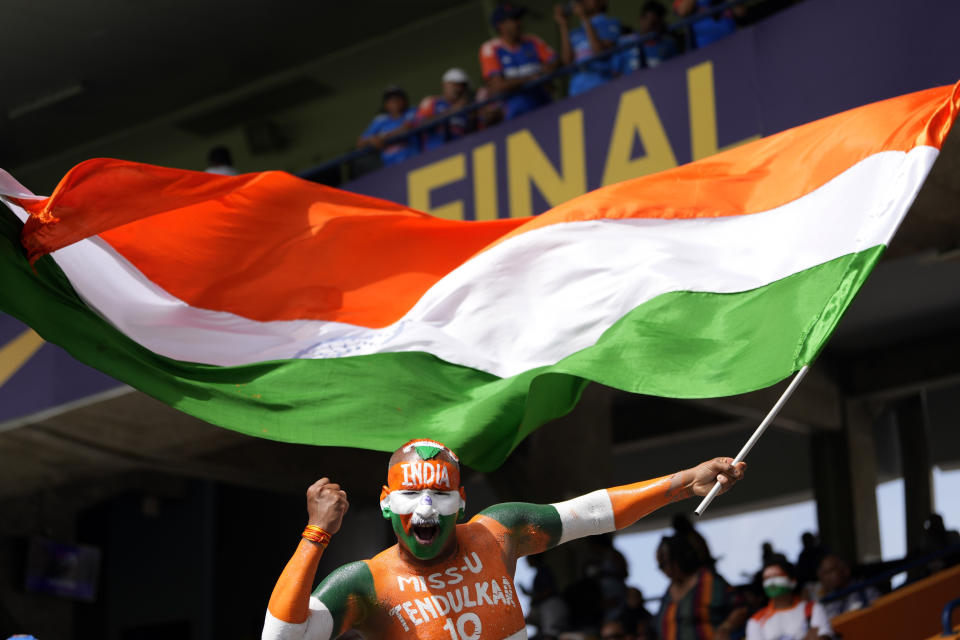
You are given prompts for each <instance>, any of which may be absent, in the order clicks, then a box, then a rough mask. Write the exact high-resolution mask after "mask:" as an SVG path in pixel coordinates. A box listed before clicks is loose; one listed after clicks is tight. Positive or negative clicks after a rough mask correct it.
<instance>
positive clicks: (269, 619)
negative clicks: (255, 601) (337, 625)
mask: <svg viewBox="0 0 960 640" xmlns="http://www.w3.org/2000/svg"><path fill="white" fill-rule="evenodd" d="M332 635H333V614H331V613H330V610H329V609H327V606H326V605H325V604H323V603H322V602H320V600H318V599H317V598H314V597H313V596H310V617H308V618H307V620H306V622H301V623H299V624H296V623H293V622H284V621H283V620H281V619H279V618H277V617H276V616H274V615H273V614H272V613H270V610H269V609H268V610H267V616H266V618H265V619H264V621H263V633H262V634H260V638H261V640H330V637H331V636H332Z"/></svg>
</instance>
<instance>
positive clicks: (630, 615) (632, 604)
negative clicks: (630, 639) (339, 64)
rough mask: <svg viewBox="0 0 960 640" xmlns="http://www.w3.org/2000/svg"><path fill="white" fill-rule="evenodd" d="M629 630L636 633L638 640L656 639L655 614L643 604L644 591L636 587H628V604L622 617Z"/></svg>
mask: <svg viewBox="0 0 960 640" xmlns="http://www.w3.org/2000/svg"><path fill="white" fill-rule="evenodd" d="M621 620H623V622H624V624H625V625H626V628H627V630H628V631H632V632H634V633H636V635H637V640H648V638H649V640H654V639H655V638H656V637H657V635H656V633H654V631H653V623H652V621H653V616H652V615H650V612H649V611H647V608H646V607H645V606H644V604H643V593H641V592H640V590H639V589H636V588H634V587H627V599H626V606H625V607H624V609H623V617H622V618H621Z"/></svg>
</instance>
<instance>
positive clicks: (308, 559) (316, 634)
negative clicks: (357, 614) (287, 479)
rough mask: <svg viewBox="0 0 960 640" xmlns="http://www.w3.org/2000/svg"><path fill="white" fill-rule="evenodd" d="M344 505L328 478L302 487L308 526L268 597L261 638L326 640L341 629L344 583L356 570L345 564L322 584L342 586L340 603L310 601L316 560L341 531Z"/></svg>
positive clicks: (343, 495)
mask: <svg viewBox="0 0 960 640" xmlns="http://www.w3.org/2000/svg"><path fill="white" fill-rule="evenodd" d="M348 507H349V503H348V502H347V494H346V492H344V491H343V490H341V489H340V485H337V484H333V483H331V482H330V481H329V480H328V479H327V478H323V479H321V480H318V481H317V482H315V483H314V484H313V485H311V486H310V488H309V489H307V513H308V515H309V519H308V522H307V527H306V529H304V532H303V538H302V539H301V540H300V544H299V545H297V550H296V552H294V554H293V557H292V558H290V561H289V562H288V563H287V566H286V567H284V569H283V573H281V574H280V579H279V580H277V584H276V586H274V588H273V593H272V594H271V595H270V603H269V605H267V615H266V619H265V621H264V624H263V634H262V638H263V640H301V639H309V640H328V639H329V638H330V637H332V636H333V635H334V634H333V629H334V626H335V625H336V626H337V627H339V626H340V623H341V621H342V619H343V616H344V612H345V611H343V610H345V609H346V607H347V605H348V602H347V600H348V598H347V595H348V594H349V592H350V591H351V589H350V588H349V583H350V582H352V581H353V580H352V577H353V574H354V573H356V572H357V569H356V568H353V567H352V565H347V566H346V567H342V568H341V569H338V570H337V571H335V572H334V573H333V574H331V575H330V577H329V578H328V579H327V580H325V581H324V582H325V583H326V582H328V581H331V580H332V581H333V582H334V583H339V584H341V586H342V588H341V589H340V591H342V592H344V598H343V599H342V600H343V601H342V602H340V601H335V602H329V603H325V602H324V601H322V600H321V599H319V598H317V597H311V595H310V590H311V588H312V587H313V580H314V578H315V577H316V574H317V565H318V564H319V563H320V556H322V555H323V551H324V549H326V547H327V544H328V543H329V542H330V536H331V535H333V534H334V533H336V532H337V531H339V530H340V523H341V522H342V520H343V515H344V514H345V513H346V512H347V508H348ZM363 569H365V567H363ZM331 609H332V611H331ZM335 618H339V619H338V620H335Z"/></svg>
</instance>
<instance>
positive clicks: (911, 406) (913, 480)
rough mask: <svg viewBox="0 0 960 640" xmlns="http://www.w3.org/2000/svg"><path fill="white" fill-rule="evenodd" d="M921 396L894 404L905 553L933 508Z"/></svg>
mask: <svg viewBox="0 0 960 640" xmlns="http://www.w3.org/2000/svg"><path fill="white" fill-rule="evenodd" d="M924 405H925V402H924V397H923V395H920V394H918V395H914V396H911V397H909V398H904V399H903V400H901V401H900V402H898V403H897V405H896V407H895V412H896V417H897V432H898V435H899V440H900V466H901V468H902V470H903V498H904V511H905V515H906V523H907V552H908V553H910V552H913V551H915V550H916V549H917V547H918V545H919V544H920V539H921V536H922V535H923V522H924V520H926V519H927V517H928V516H929V515H930V512H931V511H933V487H932V480H931V476H930V471H931V469H930V449H929V442H928V440H929V439H928V435H927V420H926V407H925V406H924Z"/></svg>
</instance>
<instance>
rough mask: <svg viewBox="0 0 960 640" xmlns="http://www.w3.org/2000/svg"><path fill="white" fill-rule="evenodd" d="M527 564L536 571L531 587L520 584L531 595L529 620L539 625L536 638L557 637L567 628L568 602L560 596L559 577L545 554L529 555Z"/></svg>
mask: <svg viewBox="0 0 960 640" xmlns="http://www.w3.org/2000/svg"><path fill="white" fill-rule="evenodd" d="M527 564H528V565H530V568H531V569H534V570H535V571H536V573H535V574H534V576H533V584H532V585H531V586H530V588H529V589H528V588H527V587H524V586H523V585H518V586H519V587H520V590H521V591H523V592H524V593H525V594H527V595H528V596H530V613H529V614H528V615H527V622H528V623H529V624H532V625H534V626H536V627H537V635H536V636H534V638H555V637H557V636H559V635H560V634H561V633H563V632H564V631H566V630H567V625H568V618H569V616H568V613H567V604H566V602H564V600H563V598H562V597H560V592H559V590H558V589H557V579H556V578H555V577H554V575H553V571H551V570H550V567H548V566H547V564H546V563H545V562H544V561H543V554H542V553H538V554H534V555H532V556H527Z"/></svg>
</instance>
